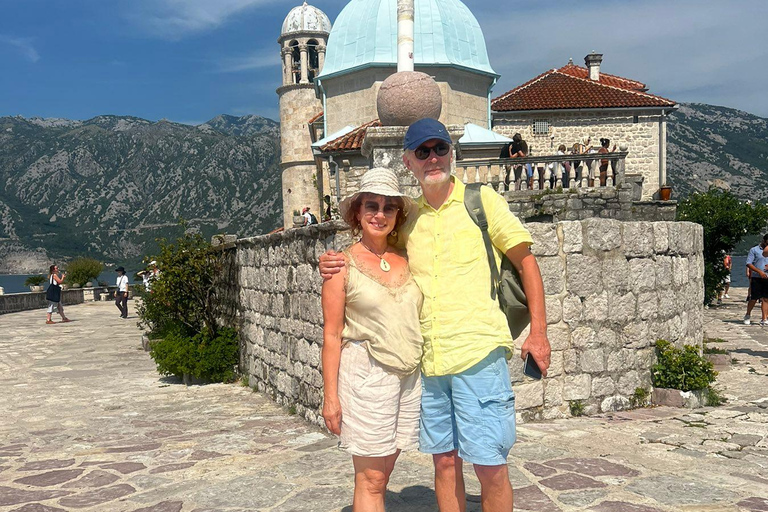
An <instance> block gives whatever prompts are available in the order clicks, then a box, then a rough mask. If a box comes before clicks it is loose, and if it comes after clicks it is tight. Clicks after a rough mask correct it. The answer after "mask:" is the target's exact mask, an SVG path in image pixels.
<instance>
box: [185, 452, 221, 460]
mask: <svg viewBox="0 0 768 512" xmlns="http://www.w3.org/2000/svg"><path fill="white" fill-rule="evenodd" d="M219 457H226V455H224V454H223V453H218V452H209V451H207V450H195V451H193V452H192V454H191V455H190V456H189V460H208V459H218V458H219Z"/></svg>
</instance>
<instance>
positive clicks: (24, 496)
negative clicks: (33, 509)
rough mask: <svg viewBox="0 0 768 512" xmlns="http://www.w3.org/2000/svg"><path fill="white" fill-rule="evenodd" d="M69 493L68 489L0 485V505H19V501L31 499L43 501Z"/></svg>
mask: <svg viewBox="0 0 768 512" xmlns="http://www.w3.org/2000/svg"><path fill="white" fill-rule="evenodd" d="M70 494H72V493H71V492H69V491H59V490H45V491H42V490H41V491H25V490H24V489H16V488H13V487H5V486H2V485H0V505H19V504H21V503H31V502H33V501H45V500H50V499H53V498H60V497H62V496H68V495H70Z"/></svg>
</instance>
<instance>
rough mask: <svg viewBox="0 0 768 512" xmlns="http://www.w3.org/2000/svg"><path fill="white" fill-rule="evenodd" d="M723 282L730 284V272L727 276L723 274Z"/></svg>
mask: <svg viewBox="0 0 768 512" xmlns="http://www.w3.org/2000/svg"><path fill="white" fill-rule="evenodd" d="M723 282H724V283H727V284H731V274H728V275H727V276H725V278H724V279H723Z"/></svg>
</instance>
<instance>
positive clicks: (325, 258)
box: [318, 250, 346, 281]
mask: <svg viewBox="0 0 768 512" xmlns="http://www.w3.org/2000/svg"><path fill="white" fill-rule="evenodd" d="M344 265H346V261H345V260H344V255H343V254H342V253H340V252H336V251H333V250H329V251H326V252H324V253H323V254H321V255H320V258H318V270H319V271H320V275H321V276H322V277H323V279H325V280H326V281H327V280H328V279H330V278H332V277H333V276H334V275H336V274H338V273H339V272H340V271H341V269H342V268H344Z"/></svg>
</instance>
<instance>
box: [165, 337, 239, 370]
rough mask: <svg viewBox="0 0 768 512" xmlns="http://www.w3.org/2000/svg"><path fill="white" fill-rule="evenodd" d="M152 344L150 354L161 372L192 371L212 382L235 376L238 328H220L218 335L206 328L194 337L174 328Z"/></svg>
mask: <svg viewBox="0 0 768 512" xmlns="http://www.w3.org/2000/svg"><path fill="white" fill-rule="evenodd" d="M151 346H152V348H151V350H150V356H151V357H152V359H154V360H155V363H156V364H157V371H158V372H159V373H160V374H161V375H175V376H176V377H182V376H183V375H184V374H189V375H191V376H192V377H194V378H196V379H201V380H205V381H208V382H231V381H233V380H234V378H235V367H236V366H237V361H238V352H239V345H238V340H237V332H236V331H235V330H234V329H230V328H220V329H219V330H218V332H217V333H216V334H215V335H214V334H213V333H212V332H211V331H210V330H209V329H207V328H206V329H203V331H202V332H200V333H198V334H195V335H193V336H188V335H186V334H185V333H183V332H182V331H179V330H177V331H171V332H168V333H166V335H165V336H164V337H163V338H161V339H159V340H157V341H153V342H152V344H151Z"/></svg>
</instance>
